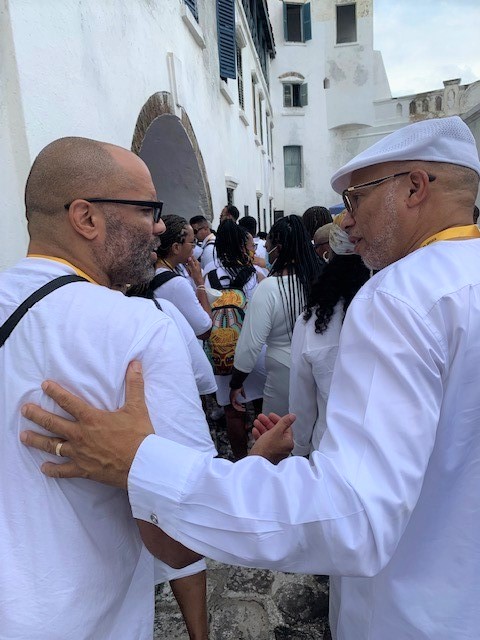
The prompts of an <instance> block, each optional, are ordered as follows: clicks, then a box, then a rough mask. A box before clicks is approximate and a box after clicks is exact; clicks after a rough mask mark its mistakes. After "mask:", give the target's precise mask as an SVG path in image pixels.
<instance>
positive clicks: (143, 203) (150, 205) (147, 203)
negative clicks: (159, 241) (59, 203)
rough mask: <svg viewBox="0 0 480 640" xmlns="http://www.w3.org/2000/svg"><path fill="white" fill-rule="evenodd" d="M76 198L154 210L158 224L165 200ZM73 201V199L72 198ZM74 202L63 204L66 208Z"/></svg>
mask: <svg viewBox="0 0 480 640" xmlns="http://www.w3.org/2000/svg"><path fill="white" fill-rule="evenodd" d="M75 199H76V200H85V202H92V203H94V202H106V203H110V204H128V205H130V206H132V207H143V208H144V209H151V210H152V217H153V222H154V223H155V224H157V222H159V220H160V218H161V217H162V208H163V202H161V201H155V200H120V199H118V198H75ZM72 202H73V200H72ZM72 202H68V203H67V204H65V205H63V206H64V207H65V209H69V208H70V205H71V204H72Z"/></svg>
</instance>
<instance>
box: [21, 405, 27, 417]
mask: <svg viewBox="0 0 480 640" xmlns="http://www.w3.org/2000/svg"><path fill="white" fill-rule="evenodd" d="M20 412H21V414H22V416H25V415H26V414H27V405H26V404H24V405H22V408H21V409H20Z"/></svg>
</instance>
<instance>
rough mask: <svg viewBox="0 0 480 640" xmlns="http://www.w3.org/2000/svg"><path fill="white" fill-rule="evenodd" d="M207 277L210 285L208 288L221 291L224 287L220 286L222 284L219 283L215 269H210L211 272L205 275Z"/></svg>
mask: <svg viewBox="0 0 480 640" xmlns="http://www.w3.org/2000/svg"><path fill="white" fill-rule="evenodd" d="M207 277H208V282H209V283H210V286H211V287H213V288H214V289H223V288H224V287H223V286H222V283H221V282H220V279H219V277H218V275H217V270H216V269H212V271H209V272H208V273H207Z"/></svg>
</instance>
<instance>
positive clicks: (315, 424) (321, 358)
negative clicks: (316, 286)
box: [289, 301, 344, 456]
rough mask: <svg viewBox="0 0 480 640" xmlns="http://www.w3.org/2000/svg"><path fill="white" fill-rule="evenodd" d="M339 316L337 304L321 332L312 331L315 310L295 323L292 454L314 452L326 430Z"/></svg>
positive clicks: (292, 385) (340, 327)
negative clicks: (295, 417) (294, 416)
mask: <svg viewBox="0 0 480 640" xmlns="http://www.w3.org/2000/svg"><path fill="white" fill-rule="evenodd" d="M343 315H344V314H343V301H340V302H339V303H337V305H336V306H335V309H334V312H333V315H332V317H331V319H330V322H329V323H328V326H327V328H326V330H325V331H324V332H323V333H316V332H315V320H316V319H317V316H316V315H315V309H313V310H312V315H311V317H310V318H309V319H308V320H307V322H305V320H304V319H303V314H302V315H301V316H299V317H298V319H297V322H296V323H295V328H294V330H293V336H292V351H291V363H290V394H289V411H290V412H291V413H294V414H295V415H296V416H297V419H296V420H295V422H294V423H293V425H292V430H293V439H294V443H295V444H294V447H293V452H292V453H293V454H294V455H299V456H308V455H309V454H310V453H311V452H312V451H314V450H315V449H318V448H319V445H320V441H321V439H322V436H323V434H324V433H325V429H326V428H327V401H328V395H329V392H330V385H331V382H332V375H333V369H334V366H335V360H336V359H337V352H338V342H339V340H340V331H341V329H342V321H343Z"/></svg>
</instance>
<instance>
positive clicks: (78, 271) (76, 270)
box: [27, 253, 98, 284]
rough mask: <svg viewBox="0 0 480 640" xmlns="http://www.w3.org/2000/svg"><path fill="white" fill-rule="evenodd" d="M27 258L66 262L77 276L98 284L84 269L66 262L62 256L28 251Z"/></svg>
mask: <svg viewBox="0 0 480 640" xmlns="http://www.w3.org/2000/svg"><path fill="white" fill-rule="evenodd" d="M27 258H44V259H45V260H53V261H54V262H61V263H62V264H66V265H67V266H68V267H71V268H72V269H73V270H74V271H75V273H76V274H77V275H78V276H82V277H83V278H85V279H86V280H88V281H89V282H91V283H92V284H98V282H95V280H93V279H92V278H91V277H90V276H89V275H87V274H86V273H85V271H82V270H81V269H78V268H77V267H76V266H75V265H73V264H72V263H71V262H68V260H64V259H63V258H54V257H53V256H42V255H41V254H39V253H29V254H28V255H27Z"/></svg>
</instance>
